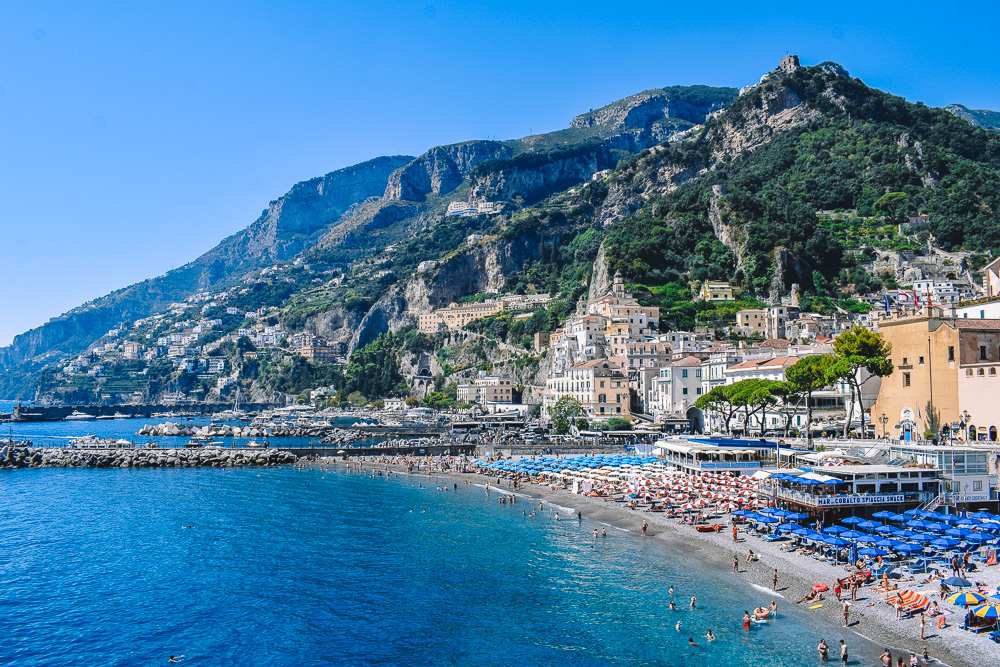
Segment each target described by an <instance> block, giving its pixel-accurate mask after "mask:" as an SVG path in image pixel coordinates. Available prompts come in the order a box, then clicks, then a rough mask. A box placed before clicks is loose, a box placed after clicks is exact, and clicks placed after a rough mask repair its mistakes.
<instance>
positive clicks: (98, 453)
mask: <svg viewBox="0 0 1000 667" xmlns="http://www.w3.org/2000/svg"><path fill="white" fill-rule="evenodd" d="M296 459H297V457H296V456H295V455H294V454H292V453H291V452H287V451H282V450H279V449H232V448H222V447H198V448H190V449H159V448H141V449H139V448H137V449H132V448H117V449H72V448H68V447H27V446H17V445H7V446H5V447H3V448H0V468H202V467H211V468H235V467H237V466H275V465H283V464H287V463H294V462H295V461H296Z"/></svg>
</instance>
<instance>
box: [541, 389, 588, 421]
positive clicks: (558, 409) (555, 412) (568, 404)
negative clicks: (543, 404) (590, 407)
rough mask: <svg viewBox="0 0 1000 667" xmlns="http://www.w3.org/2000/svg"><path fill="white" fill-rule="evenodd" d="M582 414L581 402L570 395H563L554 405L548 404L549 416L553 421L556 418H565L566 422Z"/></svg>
mask: <svg viewBox="0 0 1000 667" xmlns="http://www.w3.org/2000/svg"><path fill="white" fill-rule="evenodd" d="M583 414H584V410H583V404H581V403H580V401H578V400H576V399H575V398H573V397H572V396H563V397H562V398H560V399H559V400H558V401H556V403H555V405H550V406H549V417H550V418H551V419H552V421H553V422H555V420H557V419H565V420H566V422H567V423H569V422H570V421H572V420H573V419H575V418H577V417H582V416H583Z"/></svg>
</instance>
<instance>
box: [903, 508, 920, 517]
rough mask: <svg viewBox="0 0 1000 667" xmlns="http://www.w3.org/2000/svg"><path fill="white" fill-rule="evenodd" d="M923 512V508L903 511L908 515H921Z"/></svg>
mask: <svg viewBox="0 0 1000 667" xmlns="http://www.w3.org/2000/svg"><path fill="white" fill-rule="evenodd" d="M922 513H923V510H918V509H912V510H906V511H905V512H903V514H905V515H906V516H920V515H921V514H922Z"/></svg>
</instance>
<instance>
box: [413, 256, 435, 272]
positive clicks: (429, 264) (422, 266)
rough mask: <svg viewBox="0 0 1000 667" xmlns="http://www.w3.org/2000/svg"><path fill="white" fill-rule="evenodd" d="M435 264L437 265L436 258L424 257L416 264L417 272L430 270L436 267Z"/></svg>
mask: <svg viewBox="0 0 1000 667" xmlns="http://www.w3.org/2000/svg"><path fill="white" fill-rule="evenodd" d="M437 265H438V263H437V261H436V260H433V259H425V260H424V261H422V262H420V263H419V264H417V273H426V272H427V271H430V270H432V269H434V268H436V267H437Z"/></svg>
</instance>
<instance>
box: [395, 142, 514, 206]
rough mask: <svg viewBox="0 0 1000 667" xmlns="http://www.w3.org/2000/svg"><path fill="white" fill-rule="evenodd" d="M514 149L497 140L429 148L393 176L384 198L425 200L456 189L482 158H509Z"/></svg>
mask: <svg viewBox="0 0 1000 667" xmlns="http://www.w3.org/2000/svg"><path fill="white" fill-rule="evenodd" d="M509 156H510V149H509V148H507V147H506V146H504V145H503V144H502V143H500V142H497V141H466V142H464V143H461V144H452V145H450V146H438V147H436V148H432V149H431V150H429V151H427V152H426V153H424V154H423V155H421V156H420V157H418V158H416V159H415V160H413V161H412V162H410V163H409V164H407V165H405V166H403V167H400V168H399V169H397V170H396V171H394V172H393V173H392V175H391V176H389V182H388V184H387V185H386V187H385V194H384V198H385V199H387V200H390V201H400V200H403V201H415V202H422V201H424V200H425V199H426V198H427V195H429V194H435V195H442V194H448V193H449V192H452V191H453V190H454V189H455V188H457V187H458V186H459V185H461V184H462V181H464V180H465V179H466V177H467V176H468V175H469V172H470V171H471V170H472V168H473V167H474V166H475V165H476V164H477V163H479V162H481V161H482V160H488V159H497V158H507V157H509Z"/></svg>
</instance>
